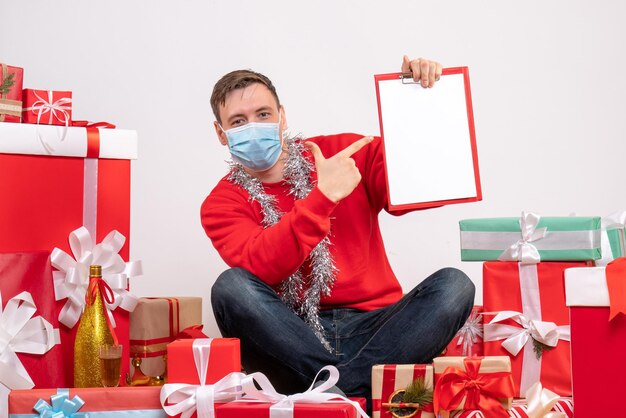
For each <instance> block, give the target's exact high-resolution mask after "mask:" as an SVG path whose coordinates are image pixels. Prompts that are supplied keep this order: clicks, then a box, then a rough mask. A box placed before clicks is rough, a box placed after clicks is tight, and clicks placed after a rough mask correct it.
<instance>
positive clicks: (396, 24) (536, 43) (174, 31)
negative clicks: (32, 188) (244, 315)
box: [0, 0, 626, 335]
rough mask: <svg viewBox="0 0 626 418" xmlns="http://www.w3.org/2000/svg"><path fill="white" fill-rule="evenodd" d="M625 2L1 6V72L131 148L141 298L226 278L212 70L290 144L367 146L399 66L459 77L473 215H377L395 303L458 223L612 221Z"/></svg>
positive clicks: (624, 124)
mask: <svg viewBox="0 0 626 418" xmlns="http://www.w3.org/2000/svg"><path fill="white" fill-rule="evenodd" d="M624 16H626V3H623V2H618V1H597V2H591V1H583V0H553V1H545V0H527V1H523V2H508V1H501V0H475V1H473V0H446V1H435V2H425V1H421V0H420V1H416V0H404V1H397V2H387V3H384V2H381V1H372V0H368V1H365V0H351V1H337V0H335V1H328V0H325V1H309V2H302V1H293V0H292V1H288V0H280V1H279V0H267V1H264V2H253V1H244V0H202V1H200V0H188V1H168V2H166V1H160V0H159V1H155V0H150V1H148V0H136V1H128V0H109V1H106V2H99V1H98V2H97V1H88V0H87V1H85V0H58V1H45V0H21V1H10V0H0V61H2V62H5V63H10V64H12V65H18V66H22V67H24V68H25V83H24V85H25V87H32V88H42V89H57V90H65V89H67V90H72V91H73V92H74V113H75V118H76V119H90V120H106V121H111V122H114V123H116V124H117V125H118V127H121V128H128V129H136V130H137V131H138V132H139V135H140V159H139V160H137V161H135V162H134V163H133V166H132V169H133V174H132V214H131V217H132V219H131V222H132V228H131V229H132V232H131V235H132V245H131V255H132V258H134V259H142V260H143V262H144V268H145V272H146V274H145V276H144V277H142V278H137V279H136V280H135V281H134V282H133V285H132V288H133V290H134V292H135V293H136V294H138V295H140V296H155V295H156V296H163V295H174V296H175V295H202V296H204V298H205V299H204V301H205V304H204V322H205V324H206V327H205V328H206V329H207V330H208V331H209V333H211V334H213V335H216V334H217V333H218V331H217V327H216V325H215V322H214V319H213V315H212V313H211V308H210V302H209V292H210V287H211V284H212V283H213V281H214V280H215V278H216V277H217V276H218V274H219V273H220V272H221V271H222V270H224V269H225V267H226V266H225V264H224V263H223V262H222V261H221V259H220V258H219V256H218V255H217V253H216V251H215V250H214V249H213V247H212V246H211V243H210V241H209V240H208V238H206V236H205V235H204V232H203V230H202V228H201V226H200V220H199V207H200V204H201V202H202V201H203V199H204V197H205V196H206V195H207V194H208V192H209V191H210V190H211V188H212V187H213V185H214V184H215V183H216V182H217V181H218V179H219V178H221V176H222V175H223V174H224V173H225V170H226V165H225V163H224V160H225V159H226V158H227V150H226V148H224V147H222V146H220V145H219V143H218V141H217V139H216V137H215V135H214V133H213V131H212V127H211V123H212V121H213V118H212V115H211V112H210V106H209V96H210V93H211V89H212V86H213V83H214V82H215V81H217V79H218V78H219V77H220V76H221V75H222V74H224V73H225V72H227V71H230V70H232V69H238V68H252V69H254V70H257V71H260V72H263V73H265V74H267V75H268V76H269V77H270V78H272V79H273V81H274V82H275V84H276V85H277V88H278V91H279V94H280V95H281V100H282V101H283V103H284V104H285V107H286V110H287V116H288V120H289V125H290V128H291V130H292V131H294V132H302V133H304V134H305V135H315V134H323V133H338V132H344V131H353V132H359V133H364V134H377V133H378V119H377V111H376V97H375V91H374V82H373V74H375V73H383V72H393V71H397V70H399V66H400V63H401V58H402V55H403V54H405V53H406V54H409V55H410V56H412V57H418V56H424V57H429V58H434V59H437V60H439V61H440V62H442V63H443V64H444V65H445V66H458V65H467V66H469V68H470V77H471V85H472V95H473V104H474V112H475V122H476V135H477V142H478V151H479V159H480V169H481V176H482V185H483V193H484V201H482V202H480V203H473V204H466V205H453V206H449V207H444V208H440V209H434V210H430V211H423V212H417V213H412V214H409V215H407V216H404V217H402V218H395V217H391V216H388V215H386V214H384V215H382V216H383V220H382V225H383V229H384V230H383V234H384V237H385V242H386V245H387V250H388V253H389V256H390V259H391V262H392V264H393V266H394V268H395V271H396V273H397V275H398V276H399V278H400V280H401V282H402V285H403V287H404V288H405V289H410V288H412V287H413V286H414V285H415V284H416V283H418V282H419V281H421V280H422V279H423V278H425V277H426V276H428V275H429V274H430V273H431V272H433V271H434V270H436V269H438V268H439V267H442V266H446V265H450V266H456V267H460V268H462V269H464V270H465V271H466V272H467V273H468V274H469V275H470V276H471V277H472V279H473V280H474V281H475V282H476V284H477V285H478V288H479V291H478V296H477V302H481V300H482V299H481V296H480V286H481V276H480V263H474V264H471V263H461V262H460V256H459V244H458V225H457V222H458V220H459V219H462V218H468V217H488V216H517V215H518V214H519V213H520V212H521V210H534V211H537V212H539V213H542V214H544V215H569V214H571V213H574V212H575V213H577V214H579V215H606V214H608V213H610V212H613V211H615V210H618V209H625V208H626V199H625V198H624V178H625V176H624V168H623V166H624V156H625V154H626V141H625V138H626V77H625V76H624V69H625V68H626V26H624ZM4 198H6V197H4Z"/></svg>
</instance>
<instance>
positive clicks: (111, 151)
mask: <svg viewBox="0 0 626 418" xmlns="http://www.w3.org/2000/svg"><path fill="white" fill-rule="evenodd" d="M98 131H99V141H98V142H99V144H98V148H99V150H98V153H97V154H96V155H95V156H97V157H98V158H111V159H121V160H134V159H137V131H133V130H127V129H98ZM90 146H92V145H91V144H90V143H89V140H88V134H87V128H84V127H77V126H70V127H65V126H53V125H34V124H27V123H6V122H0V153H5V154H30V155H47V156H58V157H86V156H87V155H88V151H89V148H90ZM90 156H91V155H90Z"/></svg>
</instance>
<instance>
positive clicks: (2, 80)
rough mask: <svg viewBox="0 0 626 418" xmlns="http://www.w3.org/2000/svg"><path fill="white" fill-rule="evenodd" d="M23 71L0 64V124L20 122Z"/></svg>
mask: <svg viewBox="0 0 626 418" xmlns="http://www.w3.org/2000/svg"><path fill="white" fill-rule="evenodd" d="M23 80H24V70H23V69H22V68H20V67H12V66H10V65H6V64H3V63H0V122H20V121H21V120H22V82H23Z"/></svg>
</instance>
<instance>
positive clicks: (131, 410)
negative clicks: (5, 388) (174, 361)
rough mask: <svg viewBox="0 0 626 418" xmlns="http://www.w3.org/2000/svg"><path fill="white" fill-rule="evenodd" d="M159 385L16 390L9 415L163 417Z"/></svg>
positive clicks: (14, 417) (22, 417)
mask: <svg viewBox="0 0 626 418" xmlns="http://www.w3.org/2000/svg"><path fill="white" fill-rule="evenodd" d="M160 389H161V388H159V387H147V386H146V387H117V388H81V389H36V390H15V391H12V392H11V395H10V396H9V418H35V417H74V418H80V417H84V418H87V417H89V418H117V417H128V418H166V417H167V414H166V413H165V411H163V409H162V408H161V403H160V402H159V393H160Z"/></svg>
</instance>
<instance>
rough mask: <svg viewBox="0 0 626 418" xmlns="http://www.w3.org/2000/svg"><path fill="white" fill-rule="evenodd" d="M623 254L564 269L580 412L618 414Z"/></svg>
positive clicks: (625, 340) (623, 362) (624, 369)
mask: <svg viewBox="0 0 626 418" xmlns="http://www.w3.org/2000/svg"><path fill="white" fill-rule="evenodd" d="M625 284H626V258H623V257H622V258H619V259H617V260H615V261H613V262H612V263H610V264H608V265H607V266H606V267H589V268H570V269H567V270H565V286H566V293H567V305H568V306H569V307H570V316H571V322H572V377H573V384H574V399H575V400H576V414H577V416H579V417H610V416H619V415H620V414H621V413H620V412H619V411H620V409H619V408H620V407H619V405H617V404H616V402H618V401H619V400H621V399H623V397H624V393H626V379H624V374H626V356H625V355H624V353H626V314H625V312H626V300H625V298H626V289H625Z"/></svg>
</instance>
